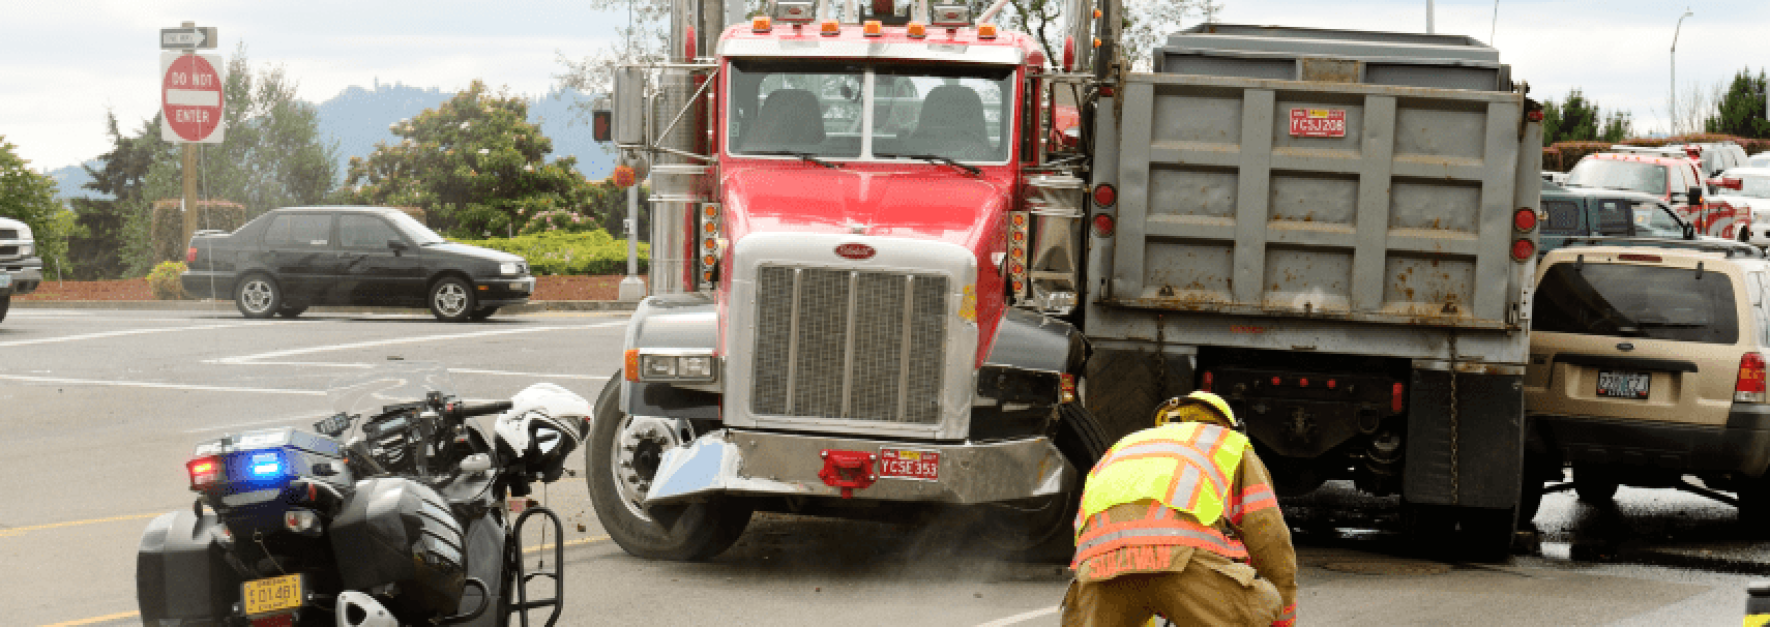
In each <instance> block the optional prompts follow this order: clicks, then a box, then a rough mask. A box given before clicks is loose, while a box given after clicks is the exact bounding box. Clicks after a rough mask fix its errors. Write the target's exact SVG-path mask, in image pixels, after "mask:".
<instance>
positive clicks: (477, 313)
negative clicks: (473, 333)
mask: <svg viewBox="0 0 1770 627" xmlns="http://www.w3.org/2000/svg"><path fill="white" fill-rule="evenodd" d="M495 313H498V308H497V307H480V308H479V309H475V310H473V315H471V316H468V319H470V320H472V321H474V322H480V321H483V320H485V319H486V318H490V317H492V314H495Z"/></svg>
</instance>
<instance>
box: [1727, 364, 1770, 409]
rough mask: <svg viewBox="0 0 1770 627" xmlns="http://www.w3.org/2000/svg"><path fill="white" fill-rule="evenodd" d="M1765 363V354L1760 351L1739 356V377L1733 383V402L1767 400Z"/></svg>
mask: <svg viewBox="0 0 1770 627" xmlns="http://www.w3.org/2000/svg"><path fill="white" fill-rule="evenodd" d="M1764 365H1765V364H1764V356H1763V355H1761V354H1759V353H1746V354H1745V355H1743V356H1741V357H1740V358H1739V379H1738V380H1737V381H1736V382H1735V383H1734V384H1733V402H1735V403H1762V402H1765V394H1764Z"/></svg>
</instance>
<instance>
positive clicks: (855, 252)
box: [836, 243, 879, 261]
mask: <svg viewBox="0 0 1770 627" xmlns="http://www.w3.org/2000/svg"><path fill="white" fill-rule="evenodd" d="M836 254H838V255H841V256H843V257H844V258H847V259H853V260H856V261H859V260H862V259H872V258H873V255H877V254H879V251H877V250H873V247H872V246H868V245H866V244H854V243H849V244H838V245H837V246H836Z"/></svg>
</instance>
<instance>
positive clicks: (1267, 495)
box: [1240, 485, 1278, 513]
mask: <svg viewBox="0 0 1770 627" xmlns="http://www.w3.org/2000/svg"><path fill="white" fill-rule="evenodd" d="M1240 501H1241V509H1242V512H1243V513H1246V512H1257V511H1260V510H1263V509H1266V508H1269V507H1278V495H1276V494H1273V493H1272V486H1268V485H1258V486H1254V487H1252V488H1248V489H1246V490H1243V491H1242V493H1241V499H1240Z"/></svg>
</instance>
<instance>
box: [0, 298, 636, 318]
mask: <svg viewBox="0 0 1770 627" xmlns="http://www.w3.org/2000/svg"><path fill="white" fill-rule="evenodd" d="M12 307H13V308H15V309H108V310H129V311H210V310H217V311H221V310H226V311H230V312H231V311H233V310H234V306H233V301H229V300H221V301H216V300H209V301H191V300H15V301H13V302H12ZM638 308H639V303H638V302H635V301H615V300H544V301H531V302H528V303H524V304H521V305H511V306H507V307H500V308H499V309H498V315H512V314H515V315H521V314H531V313H543V312H550V311H634V310H636V309H638ZM308 311H311V312H313V313H344V314H409V313H422V312H424V311H425V310H424V309H423V308H421V307H356V306H338V307H334V306H317V307H313V308H310V309H308Z"/></svg>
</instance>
